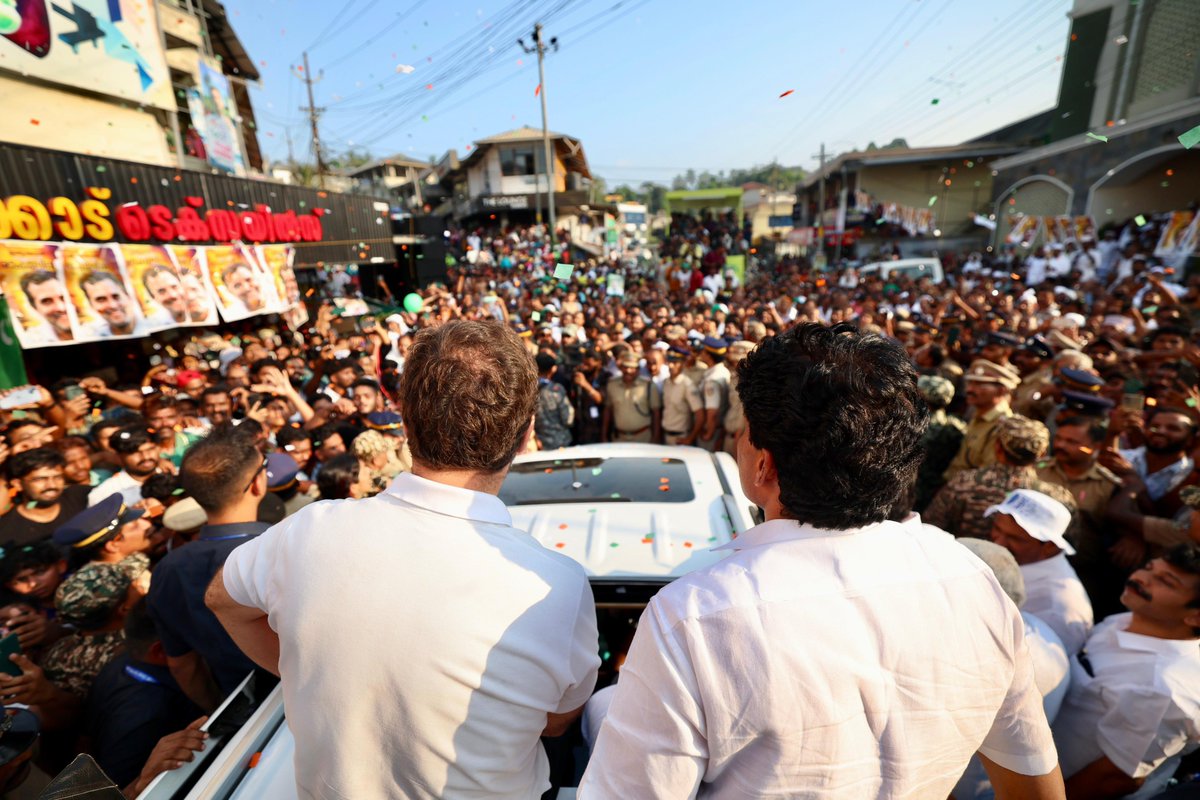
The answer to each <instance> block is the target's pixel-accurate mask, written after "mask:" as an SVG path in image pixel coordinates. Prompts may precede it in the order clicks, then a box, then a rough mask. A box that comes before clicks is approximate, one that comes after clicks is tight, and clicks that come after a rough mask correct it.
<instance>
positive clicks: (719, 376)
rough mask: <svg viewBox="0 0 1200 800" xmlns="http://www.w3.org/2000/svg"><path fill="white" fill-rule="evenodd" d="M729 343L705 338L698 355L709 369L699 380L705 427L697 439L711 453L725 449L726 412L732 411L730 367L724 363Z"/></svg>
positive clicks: (698, 358)
mask: <svg viewBox="0 0 1200 800" xmlns="http://www.w3.org/2000/svg"><path fill="white" fill-rule="evenodd" d="M728 352H729V343H728V342H727V341H725V340H724V339H718V338H717V337H715V336H708V337H705V339H704V342H703V346H702V349H701V350H700V352H699V354H697V356H696V361H697V363H702V364H704V365H705V366H706V367H707V369H706V370H705V372H704V378H703V380H702V381H701V382H700V397H701V398H702V399H703V400H704V427H703V428H702V429H701V431H700V439H699V441H698V442H697V444H698V445H700V447H703V448H704V449H705V450H708V451H710V452H713V453H715V452H717V451H718V450H720V449H722V445H723V444H724V439H725V431H724V429H723V428H722V425H723V424H724V420H725V413H726V412H727V411H728V410H729V378H730V375H729V367H727V366H725V354H726V353H728Z"/></svg>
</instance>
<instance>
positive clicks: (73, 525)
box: [54, 494, 152, 569]
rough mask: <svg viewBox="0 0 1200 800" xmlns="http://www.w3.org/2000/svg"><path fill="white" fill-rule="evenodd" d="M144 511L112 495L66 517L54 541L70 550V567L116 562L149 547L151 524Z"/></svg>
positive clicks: (55, 534)
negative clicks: (96, 562) (67, 518)
mask: <svg viewBox="0 0 1200 800" xmlns="http://www.w3.org/2000/svg"><path fill="white" fill-rule="evenodd" d="M145 513H146V512H145V511H143V510H142V509H140V508H133V507H132V506H128V505H126V504H125V501H124V499H122V497H121V495H120V494H112V495H109V496H108V497H106V498H104V499H103V500H101V501H100V502H99V503H96V505H94V506H92V507H90V508H86V509H84V510H83V511H80V512H79V513H78V514H76V515H75V516H74V517H71V519H69V520H67V522H66V523H64V524H63V526H62V527H60V528H59V529H58V530H56V531H55V532H54V543H55V544H57V545H58V546H59V547H62V548H64V549H66V550H67V551H68V552H69V554H70V555H69V558H68V561H69V562H70V565H71V568H72V569H78V568H79V567H81V566H83V565H84V564H87V563H90V562H92V561H99V562H102V563H105V564H116V563H119V562H121V561H124V560H125V559H126V558H128V557H129V556H132V555H136V554H143V553H145V552H146V551H147V550H149V549H150V545H151V541H150V536H149V535H150V530H151V528H152V526H151V524H150V521H149V520H147V519H144V518H143V517H144V515H145ZM146 563H147V564H149V560H147V562H146Z"/></svg>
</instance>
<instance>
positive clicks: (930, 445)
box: [913, 375, 967, 511]
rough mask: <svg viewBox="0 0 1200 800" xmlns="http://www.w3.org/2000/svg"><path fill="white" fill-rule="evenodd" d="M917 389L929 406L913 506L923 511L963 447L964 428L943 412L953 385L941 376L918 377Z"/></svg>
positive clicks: (959, 422)
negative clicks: (923, 453) (922, 458)
mask: <svg viewBox="0 0 1200 800" xmlns="http://www.w3.org/2000/svg"><path fill="white" fill-rule="evenodd" d="M917 390H918V391H919V392H920V393H921V395H922V396H923V397H924V398H925V403H926V404H927V405H928V406H929V426H928V427H926V428H925V433H923V434H921V449H922V450H923V451H924V452H925V458H924V460H923V461H922V462H921V467H920V469H918V470H917V497H916V502H915V504H914V506H913V507H914V508H915V509H916V510H917V511H924V510H925V507H926V506H927V505H929V501H930V500H932V499H933V496H934V494H936V493H937V490H938V489H940V488H941V487H942V484H943V480H942V474H943V473H944V472H945V471H946V467H948V466H949V465H950V461H951V460H952V459H953V458H954V456H955V454H956V453H957V452H958V449H959V448H960V447H961V446H962V440H963V435H964V434H965V433H966V430H967V425H966V423H965V422H963V421H962V420H960V419H959V418H958V417H956V416H954V415H952V414H950V413H949V412H947V411H946V409H947V408H948V407H949V405H950V402H951V401H952V400H953V399H954V384H953V383H951V382H950V381H948V380H946V379H945V378H943V377H942V376H941V375H922V376H921V377H919V378H917Z"/></svg>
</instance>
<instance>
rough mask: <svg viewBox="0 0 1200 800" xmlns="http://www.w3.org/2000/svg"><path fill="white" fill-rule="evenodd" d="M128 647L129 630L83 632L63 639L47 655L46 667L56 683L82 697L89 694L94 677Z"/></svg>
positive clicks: (43, 662) (44, 662)
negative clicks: (127, 635)
mask: <svg viewBox="0 0 1200 800" xmlns="http://www.w3.org/2000/svg"><path fill="white" fill-rule="evenodd" d="M124 650H125V632H124V631H122V630H116V631H105V632H104V633H79V632H75V633H72V634H70V635H69V636H65V637H63V638H62V639H59V640H58V641H57V642H55V643H54V645H53V646H52V647H51V648H50V650H49V651H48V652H47V653H46V657H45V658H43V659H42V669H43V670H45V672H46V678H47V679H48V680H49V681H50V682H51V683H53V684H54V685H55V686H57V687H59V688H60V689H63V690H65V691H68V692H70V693H71V694H73V695H77V696H79V697H87V693H88V690H89V689H91V688H92V681H94V680H96V676H97V675H99V674H100V670H101V669H103V668H104V665H105V664H107V663H108V662H109V661H112V660H113V659H114V658H116V657H117V656H118V655H120V654H121V653H122V652H123V651H124Z"/></svg>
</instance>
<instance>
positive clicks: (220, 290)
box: [204, 244, 275, 322]
mask: <svg viewBox="0 0 1200 800" xmlns="http://www.w3.org/2000/svg"><path fill="white" fill-rule="evenodd" d="M204 260H205V272H206V273H207V274H208V280H209V283H210V284H211V286H212V288H213V295H214V296H215V297H216V299H217V308H219V309H220V311H221V319H223V320H225V321H226V322H236V321H237V320H240V319H246V318H247V317H253V316H255V315H256V314H269V313H271V311H272V310H273V309H272V307H271V299H272V298H274V296H275V290H274V287H273V286H271V287H268V286H267V285H265V284H266V281H265V280H263V278H264V272H263V270H262V268H261V267H260V266H259V265H258V262H257V260H256V259H255V258H254V254H253V253H251V252H250V250H249V248H247V247H245V246H244V245H240V244H231V245H226V246H223V247H209V248H206V249H205V252H204Z"/></svg>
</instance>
